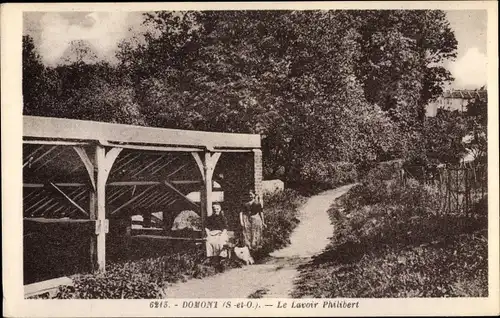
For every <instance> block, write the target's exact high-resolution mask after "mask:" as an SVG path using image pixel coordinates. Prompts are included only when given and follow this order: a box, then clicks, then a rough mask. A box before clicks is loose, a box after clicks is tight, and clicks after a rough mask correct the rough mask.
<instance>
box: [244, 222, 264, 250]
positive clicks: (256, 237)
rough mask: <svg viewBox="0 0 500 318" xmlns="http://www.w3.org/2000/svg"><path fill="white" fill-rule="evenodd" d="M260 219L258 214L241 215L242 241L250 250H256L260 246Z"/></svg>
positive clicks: (261, 226)
mask: <svg viewBox="0 0 500 318" xmlns="http://www.w3.org/2000/svg"><path fill="white" fill-rule="evenodd" d="M262 229H263V224H262V219H261V218H260V215H259V214H255V215H252V216H249V215H246V214H243V229H242V232H243V233H242V234H243V241H244V243H245V245H246V246H248V248H249V249H250V250H257V249H259V248H260V247H261V246H262Z"/></svg>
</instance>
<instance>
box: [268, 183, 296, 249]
mask: <svg viewBox="0 0 500 318" xmlns="http://www.w3.org/2000/svg"><path fill="white" fill-rule="evenodd" d="M304 202H305V197H303V196H301V195H300V194H299V193H298V192H297V191H294V190H291V189H285V190H284V191H279V192H275V193H273V194H267V195H265V196H264V218H265V221H266V225H267V227H266V228H265V229H264V233H263V244H262V248H261V249H260V250H259V251H258V254H259V255H266V254H268V253H270V252H272V251H274V250H277V249H280V248H283V247H285V246H286V245H288V244H290V235H291V234H292V231H293V230H294V229H295V227H296V226H297V225H298V223H299V219H298V218H297V216H298V212H299V208H300V206H301V205H302V204H303V203H304Z"/></svg>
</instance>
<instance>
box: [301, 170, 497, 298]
mask: <svg viewBox="0 0 500 318" xmlns="http://www.w3.org/2000/svg"><path fill="white" fill-rule="evenodd" d="M374 175H380V170H379V171H378V172H375V173H374ZM439 206H440V202H439V197H438V196H437V195H436V192H435V190H434V189H433V188H432V187H430V186H427V185H421V184H419V183H417V182H412V181H409V182H408V183H407V184H406V185H405V186H403V185H402V184H400V183H398V182H396V181H391V180H386V181H381V180H380V179H379V178H372V177H368V178H367V179H366V180H364V182H362V184H361V185H359V186H356V187H354V188H352V189H351V190H350V191H349V192H348V193H347V194H346V195H344V196H343V197H342V198H341V199H340V200H338V201H337V202H336V203H335V204H334V205H333V206H332V207H331V209H330V210H329V213H330V217H331V219H332V221H333V224H334V225H335V232H334V235H333V237H332V239H331V244H330V246H329V247H328V248H327V250H326V251H325V252H324V253H323V254H321V255H319V256H318V257H316V258H315V259H314V260H313V261H312V262H310V263H309V264H307V265H305V266H304V267H302V268H301V275H300V279H299V284H298V287H297V289H296V291H295V294H294V297H304V296H312V297H328V298H332V297H443V296H455V297H456V296H461V297H464V296H467V297H479V296H486V295H487V277H488V276H487V232H486V231H487V224H488V222H487V219H486V213H485V211H484V207H485V205H484V203H483V204H481V203H478V204H476V205H475V206H474V208H473V209H472V211H471V213H469V214H468V215H442V214H439V213H438V208H439Z"/></svg>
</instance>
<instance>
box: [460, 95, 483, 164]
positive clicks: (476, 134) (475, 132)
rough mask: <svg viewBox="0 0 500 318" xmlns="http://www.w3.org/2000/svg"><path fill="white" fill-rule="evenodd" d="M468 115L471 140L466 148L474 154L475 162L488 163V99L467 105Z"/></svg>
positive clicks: (468, 140)
mask: <svg viewBox="0 0 500 318" xmlns="http://www.w3.org/2000/svg"><path fill="white" fill-rule="evenodd" d="M481 90H484V88H482V89H481ZM466 115H467V117H466V120H467V129H468V137H469V138H467V139H466V141H465V147H466V148H467V149H468V150H469V151H471V152H472V154H473V156H474V160H475V161H477V162H486V161H487V154H488V102H487V100H486V98H477V99H474V100H472V101H471V102H470V103H469V104H467V111H466Z"/></svg>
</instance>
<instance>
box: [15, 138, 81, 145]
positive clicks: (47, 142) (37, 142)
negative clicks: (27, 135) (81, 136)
mask: <svg viewBox="0 0 500 318" xmlns="http://www.w3.org/2000/svg"><path fill="white" fill-rule="evenodd" d="M23 144H28V145H55V146H84V145H88V144H90V143H89V142H84V141H67V140H38V139H31V140H30V139H23Z"/></svg>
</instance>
